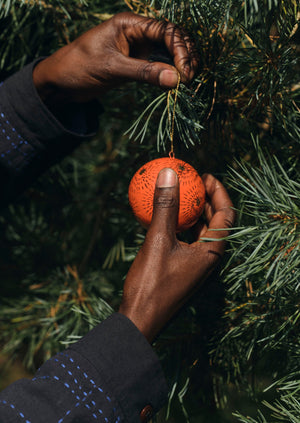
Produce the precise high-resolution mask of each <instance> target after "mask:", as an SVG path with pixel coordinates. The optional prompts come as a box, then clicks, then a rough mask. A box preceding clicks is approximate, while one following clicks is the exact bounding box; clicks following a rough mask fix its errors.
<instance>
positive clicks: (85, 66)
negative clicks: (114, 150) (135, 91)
mask: <svg viewBox="0 0 300 423" xmlns="http://www.w3.org/2000/svg"><path fill="white" fill-rule="evenodd" d="M157 45H164V46H165V47H166V48H167V50H168V51H169V53H170V56H171V57H172V58H173V61H174V64H175V67H176V68H175V67H173V66H171V65H169V64H166V63H162V62H149V61H148V60H146V59H147V57H149V55H150V53H151V52H152V51H153V50H154V49H155V48H156V47H157ZM197 65H198V63H197V55H196V53H195V50H194V47H193V44H192V42H191V40H190V39H189V37H188V36H187V35H186V34H185V33H184V32H183V31H182V30H180V29H179V28H177V27H176V26H175V25H174V24H172V23H166V22H163V21H156V20H154V19H150V18H145V17H143V16H139V15H136V14H134V13H130V12H125V13H119V14H117V15H115V16H114V17H112V18H111V19H109V20H108V21H106V22H104V23H101V24H100V25H98V26H96V27H95V28H93V29H91V30H89V31H88V32H86V33H84V34H83V35H81V36H80V37H79V38H77V39H76V40H75V41H73V42H72V43H71V44H68V45H66V46H64V47H63V48H61V49H60V50H58V51H57V52H55V53H54V54H52V55H51V56H50V57H48V58H47V59H45V60H43V61H42V62H40V63H39V64H38V65H37V66H36V67H35V69H34V72H33V80H34V84H35V86H36V88H37V90H38V92H39V95H40V96H41V98H42V99H43V101H44V102H45V103H46V104H47V105H50V106H51V105H53V104H56V105H57V104H58V103H59V102H60V103H66V102H86V101H89V100H92V99H95V98H99V97H101V96H102V95H103V93H105V92H106V91H107V90H109V89H111V88H114V87H116V86H117V85H120V84H123V83H124V82H128V81H139V82H146V83H150V84H152V85H157V86H160V87H161V88H165V89H168V88H174V87H176V84H177V79H178V73H177V71H178V72H179V73H180V76H181V81H182V82H183V83H186V84H188V83H189V82H191V80H192V78H193V76H194V74H195V71H196V69H197Z"/></svg>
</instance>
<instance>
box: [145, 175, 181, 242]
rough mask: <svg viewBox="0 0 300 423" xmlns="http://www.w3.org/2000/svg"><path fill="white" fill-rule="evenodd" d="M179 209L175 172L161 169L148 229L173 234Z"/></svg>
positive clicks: (177, 184)
mask: <svg viewBox="0 0 300 423" xmlns="http://www.w3.org/2000/svg"><path fill="white" fill-rule="evenodd" d="M178 209H179V181H178V177H177V174H176V172H174V170H172V169H170V168H165V169H162V170H161V171H160V172H159V174H158V177H157V180H156V186H155V191H154V201H153V217H152V221H151V225H150V228H149V230H151V231H152V230H153V231H155V232H160V233H165V234H166V233H167V234H169V235H172V236H175V234H176V226H177V219H178Z"/></svg>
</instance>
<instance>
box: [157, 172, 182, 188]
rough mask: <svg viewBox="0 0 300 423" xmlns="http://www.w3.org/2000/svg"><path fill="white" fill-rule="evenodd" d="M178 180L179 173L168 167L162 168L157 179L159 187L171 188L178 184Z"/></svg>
mask: <svg viewBox="0 0 300 423" xmlns="http://www.w3.org/2000/svg"><path fill="white" fill-rule="evenodd" d="M176 181H177V174H176V172H174V170H172V169H170V168H168V167H166V168H165V169H162V170H161V171H160V172H159V174H158V178H157V181H156V186H157V188H171V187H174V186H175V185H176Z"/></svg>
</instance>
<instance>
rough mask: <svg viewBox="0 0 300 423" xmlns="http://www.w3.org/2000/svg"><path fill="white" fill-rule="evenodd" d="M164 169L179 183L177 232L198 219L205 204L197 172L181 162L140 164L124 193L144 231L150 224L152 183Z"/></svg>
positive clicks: (155, 161) (168, 160) (160, 161)
mask: <svg viewBox="0 0 300 423" xmlns="http://www.w3.org/2000/svg"><path fill="white" fill-rule="evenodd" d="M165 167H169V168H171V169H173V170H174V171H175V172H176V173H177V175H178V179H179V193H180V201H179V213H178V223H177V232H181V231H185V230H186V229H188V228H190V227H191V226H193V225H194V224H195V223H196V222H197V220H198V219H199V217H200V215H201V213H202V211H203V208H204V203H205V188H204V184H203V182H202V179H201V178H200V176H199V175H198V173H197V171H196V170H195V169H194V168H193V167H192V166H191V165H189V164H188V163H186V162H184V161H183V160H178V159H175V158H173V157H163V158H161V159H156V160H152V161H151V162H148V163H146V164H144V166H142V167H141V168H140V169H139V170H138V171H137V172H136V173H135V175H134V176H133V178H132V180H131V182H130V185H129V190H128V196H129V203H130V205H131V207H132V210H133V213H134V215H135V217H136V218H137V220H138V221H139V222H140V223H141V224H142V225H143V226H144V227H146V228H148V226H149V225H150V223H151V220H152V213H153V198H154V190H155V184H156V179H157V176H158V174H159V172H160V171H161V170H162V169H164V168H165Z"/></svg>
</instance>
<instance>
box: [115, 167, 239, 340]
mask: <svg viewBox="0 0 300 423" xmlns="http://www.w3.org/2000/svg"><path fill="white" fill-rule="evenodd" d="M202 179H203V182H204V185H205V189H206V194H207V197H208V198H207V202H206V204H205V215H206V220H207V222H208V226H207V225H206V224H204V223H202V224H200V225H198V227H197V230H196V232H197V235H196V241H195V242H194V243H192V244H187V243H184V242H181V241H179V240H178V239H177V237H176V223H177V215H178V204H179V183H178V178H177V175H176V173H175V172H174V171H173V170H171V169H163V170H162V171H161V172H160V173H159V176H158V179H157V182H156V188H155V194H154V210H153V218H152V222H151V225H150V228H149V230H148V232H147V235H146V239H145V242H144V244H143V246H142V248H141V249H140V251H139V252H138V255H137V257H136V258H135V260H134V262H133V264H132V266H131V268H130V270H129V272H128V275H127V278H126V281H125V285H124V292H123V299H122V303H121V305H120V309H119V312H120V313H122V314H124V315H125V316H127V317H128V318H129V319H130V320H131V321H132V322H133V323H134V324H135V325H136V326H137V328H138V329H139V330H140V331H141V332H142V333H143V334H144V335H145V337H146V338H147V339H148V341H149V342H152V341H153V340H154V338H155V337H156V336H157V334H158V333H159V332H160V330H161V329H162V328H163V327H164V326H165V324H166V323H167V322H168V321H169V320H170V319H171V317H172V316H173V315H174V314H175V313H176V312H177V311H178V310H179V309H180V308H181V307H182V305H183V304H184V303H185V302H186V301H187V300H188V299H189V298H190V297H191V296H192V294H194V293H195V292H196V291H197V289H198V288H199V287H200V286H201V285H202V284H203V282H204V281H205V279H206V278H207V277H208V276H209V275H210V273H211V272H212V271H213V270H214V268H215V267H216V265H217V264H218V262H219V261H220V259H221V257H222V255H223V253H224V249H225V241H223V240H221V238H223V237H225V236H227V235H228V228H230V227H231V226H232V225H233V222H234V211H233V208H232V207H233V205H232V202H231V200H230V198H229V196H228V193H227V191H226V189H225V188H224V186H223V185H222V184H221V183H220V182H219V181H218V180H217V179H215V178H214V177H213V176H212V175H208V174H206V175H204V176H203V177H202ZM220 229H224V230H220ZM202 237H206V238H208V237H209V238H213V239H216V241H209V242H199V241H200V239H201V238H202Z"/></svg>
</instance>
